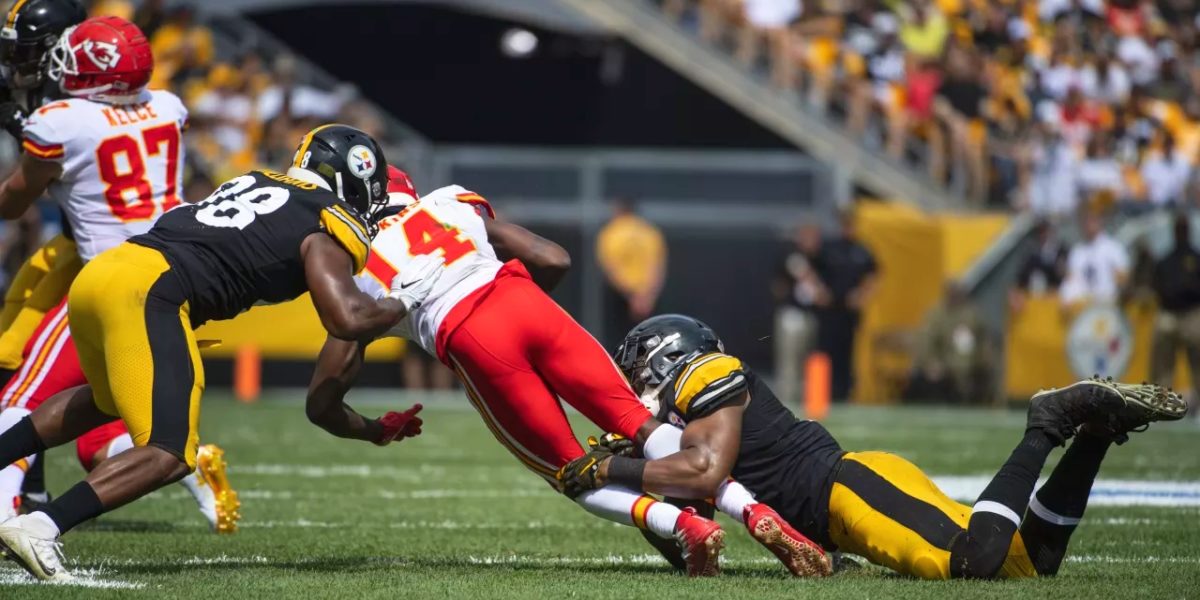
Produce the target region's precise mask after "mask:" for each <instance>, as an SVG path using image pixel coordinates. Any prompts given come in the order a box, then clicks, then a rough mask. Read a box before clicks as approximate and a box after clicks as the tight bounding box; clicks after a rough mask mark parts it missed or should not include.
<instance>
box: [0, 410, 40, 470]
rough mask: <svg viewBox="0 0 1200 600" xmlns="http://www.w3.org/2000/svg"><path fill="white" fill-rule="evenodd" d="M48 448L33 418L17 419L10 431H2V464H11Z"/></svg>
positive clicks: (0, 439) (0, 440)
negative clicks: (34, 426) (39, 434)
mask: <svg viewBox="0 0 1200 600" xmlns="http://www.w3.org/2000/svg"><path fill="white" fill-rule="evenodd" d="M45 449H46V444H44V443H42V438H41V437H39V436H38V433H37V430H36V429H34V428H33V419H30V418H29V417H25V418H24V419H21V420H20V421H17V423H16V425H13V426H12V427H9V428H8V431H5V432H4V433H0V465H4V466H8V465H11V464H13V463H15V462H17V461H18V460H21V459H22V458H25V457H26V456H29V455H30V454H37V453H38V452H41V451H43V450H45Z"/></svg>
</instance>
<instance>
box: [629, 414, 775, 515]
mask: <svg viewBox="0 0 1200 600" xmlns="http://www.w3.org/2000/svg"><path fill="white" fill-rule="evenodd" d="M682 449H683V430H682V429H680V428H678V427H675V426H673V425H660V426H659V428H658V429H655V430H654V431H652V432H650V436H649V437H647V438H646V443H645V444H643V445H642V456H645V457H646V458H649V459H651V460H654V459H657V458H663V457H666V456H670V455H672V454H675V453H676V452H679V451H680V450H682ZM715 500H716V504H717V509H718V510H720V511H721V512H723V513H725V514H727V515H729V516H731V517H733V518H734V519H737V520H738V522H739V523H740V522H742V514H743V510H745V508H746V507H747V506H749V505H751V504H754V495H753V494H751V493H750V490H747V489H746V488H745V486H743V485H742V484H740V483H738V482H736V481H733V480H728V481H726V482H725V483H722V484H721V487H719V488H717V496H716V498H715Z"/></svg>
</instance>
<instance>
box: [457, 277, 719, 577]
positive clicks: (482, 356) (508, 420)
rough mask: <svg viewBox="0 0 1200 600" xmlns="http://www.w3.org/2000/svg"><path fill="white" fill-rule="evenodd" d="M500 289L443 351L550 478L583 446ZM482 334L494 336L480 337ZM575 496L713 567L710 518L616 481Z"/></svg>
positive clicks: (707, 570)
mask: <svg viewBox="0 0 1200 600" xmlns="http://www.w3.org/2000/svg"><path fill="white" fill-rule="evenodd" d="M498 293H500V290H497V291H495V292H493V296H492V297H491V298H489V303H487V304H485V305H484V306H481V307H479V308H477V309H476V312H475V313H474V314H473V315H472V316H471V318H470V319H469V320H467V321H466V322H464V323H463V324H462V325H460V326H459V328H458V330H457V331H456V332H455V334H454V336H453V337H452V339H451V340H450V342H449V343H448V344H447V348H446V352H445V357H446V359H447V362H448V363H449V365H450V366H451V367H452V368H453V369H454V371H455V373H456V374H457V375H458V377H459V379H460V380H461V381H462V383H463V387H464V390H465V391H466V393H467V397H468V398H469V399H470V401H471V403H472V405H474V407H475V409H476V410H477V411H479V414H480V416H481V417H483V420H484V423H485V424H486V425H487V426H488V429H489V430H491V432H492V434H493V435H494V436H495V437H496V439H497V440H498V441H499V442H500V443H501V444H502V445H504V446H505V447H506V448H508V450H509V451H510V452H512V454H513V455H514V456H516V457H517V459H518V460H520V461H521V462H522V463H523V464H524V465H525V466H526V467H527V468H529V469H530V470H532V471H533V472H534V473H537V474H538V475H539V476H541V477H542V478H543V479H545V480H546V481H547V482H548V483H550V484H551V485H554V484H555V481H556V480H555V473H556V472H557V471H558V469H559V468H560V467H562V466H564V465H566V464H567V463H568V462H570V461H572V460H574V459H576V458H578V457H580V456H583V454H584V452H583V448H581V447H580V446H579V442H578V441H577V440H576V438H575V433H574V432H573V431H572V430H571V426H570V423H569V422H568V421H567V417H566V414H565V413H564V412H563V409H562V405H560V404H559V402H558V399H557V398H556V397H555V395H554V393H553V392H551V391H550V389H549V388H548V387H547V385H546V382H545V381H544V380H543V379H542V378H541V376H540V375H539V374H538V373H536V372H535V371H534V370H533V369H532V367H531V366H530V365H529V364H528V363H527V362H526V361H525V359H524V357H523V354H524V352H523V350H522V348H521V346H522V345H523V343H524V339H523V337H522V336H523V332H522V331H520V330H519V329H520V328H515V329H514V328H513V327H512V322H511V321H512V317H511V315H512V314H513V313H511V312H510V311H507V310H502V309H503V308H504V307H505V306H507V305H505V304H502V303H500V302H501V297H502V296H498V295H497V294H498ZM492 311H496V312H495V314H492ZM505 313H508V316H507V317H505V316H504V315H505ZM480 339H486V340H495V342H496V343H494V344H487V345H485V344H483V343H482V342H481V341H480ZM575 501H576V502H577V503H578V504H579V505H580V506H582V507H583V508H584V509H585V510H587V511H588V512H590V513H592V514H594V515H596V516H599V517H602V518H605V519H608V520H610V521H614V522H617V523H621V524H623V525H631V526H634V527H638V528H640V529H643V530H649V531H652V532H653V533H654V534H656V535H657V536H659V537H662V538H667V539H670V538H672V537H676V538H677V539H679V540H681V543H682V544H683V545H684V546H685V547H686V548H687V550H686V553H688V555H689V557H690V559H691V560H689V563H691V566H690V569H689V570H690V572H692V573H693V574H712V573H715V572H716V569H717V568H718V567H717V561H716V558H717V555H718V554H719V552H720V547H721V543H722V538H723V534H722V533H721V532H720V528H719V527H718V526H717V525H716V523H713V522H712V521H709V520H707V519H702V518H700V517H697V516H695V514H694V513H691V512H682V511H680V510H679V509H678V508H676V507H674V506H671V505H670V504H666V503H663V502H659V501H657V500H655V499H654V498H652V497H650V496H646V495H644V494H640V493H637V492H634V491H632V490H626V489H623V488H620V487H616V486H610V487H606V488H603V489H599V490H591V491H589V492H585V493H583V494H580V495H579V496H578V497H577V498H576V499H575Z"/></svg>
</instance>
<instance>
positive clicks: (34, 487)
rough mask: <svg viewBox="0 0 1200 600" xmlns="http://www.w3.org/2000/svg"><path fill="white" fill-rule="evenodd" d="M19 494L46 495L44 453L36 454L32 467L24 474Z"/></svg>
mask: <svg viewBox="0 0 1200 600" xmlns="http://www.w3.org/2000/svg"><path fill="white" fill-rule="evenodd" d="M21 492H23V493H26V494H45V493H46V453H45V452H38V453H37V458H35V459H33V465H31V466H30V467H29V470H28V471H26V472H25V480H24V481H23V482H21Z"/></svg>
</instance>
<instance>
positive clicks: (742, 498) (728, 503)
mask: <svg viewBox="0 0 1200 600" xmlns="http://www.w3.org/2000/svg"><path fill="white" fill-rule="evenodd" d="M715 500H716V503H717V510H719V511H721V512H723V513H725V514H727V515H729V516H731V517H733V518H735V519H737V521H738V522H739V523H742V524H745V521H743V520H742V519H743V518H745V514H746V512H745V511H746V507H747V506H750V505H751V504H756V502H755V500H754V494H751V493H750V490H748V489H746V486H744V485H742V484H740V483H738V482H736V481H734V480H732V479H727V480H725V483H722V484H721V487H719V488H717V497H716V498H715Z"/></svg>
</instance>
